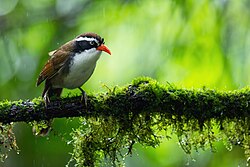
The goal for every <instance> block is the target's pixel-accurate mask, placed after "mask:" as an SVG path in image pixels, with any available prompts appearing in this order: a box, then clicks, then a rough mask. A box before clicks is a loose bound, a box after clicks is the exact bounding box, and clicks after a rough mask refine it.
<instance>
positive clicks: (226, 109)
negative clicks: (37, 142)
mask: <svg viewBox="0 0 250 167" xmlns="http://www.w3.org/2000/svg"><path fill="white" fill-rule="evenodd" d="M249 104H250V90H249V89H248V88H245V89H241V90H235V91H217V90H211V89H189V90H188V89H180V88H176V87H174V86H172V85H169V84H168V85H162V84H159V83H158V82H156V81H155V80H152V79H150V78H140V79H137V80H134V81H133V82H132V83H131V84H129V85H127V86H125V87H122V88H118V87H115V88H112V89H111V90H109V91H108V92H106V93H100V94H99V95H96V96H93V95H89V96H88V106H87V108H86V107H84V105H83V104H82V103H81V101H80V96H76V97H66V98H63V99H59V100H54V101H52V102H51V103H50V104H49V105H48V106H47V108H46V107H45V105H44V103H43V101H42V100H41V99H40V100H39V99H34V100H32V101H30V100H25V101H14V102H8V101H4V102H1V103H0V122H2V123H4V124H6V123H10V122H30V121H34V120H36V121H39V120H48V119H52V118H62V117H89V116H94V117H98V116H100V115H106V116H109V115H112V116H116V115H117V116H119V115H122V114H129V113H133V114H140V113H142V112H150V113H152V112H155V113H159V114H160V113H163V112H164V113H168V114H169V117H172V116H176V117H183V116H184V117H186V119H197V120H198V121H199V123H200V124H203V123H204V121H206V120H211V119H216V120H222V119H223V120H224V119H242V120H245V119H248V120H250V119H249V117H250V106H249Z"/></svg>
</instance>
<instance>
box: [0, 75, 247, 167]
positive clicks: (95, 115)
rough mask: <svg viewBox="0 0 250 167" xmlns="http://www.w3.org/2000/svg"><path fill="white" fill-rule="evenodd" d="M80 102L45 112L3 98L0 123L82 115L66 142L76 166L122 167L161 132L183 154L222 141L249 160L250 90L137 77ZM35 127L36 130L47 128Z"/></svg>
mask: <svg viewBox="0 0 250 167" xmlns="http://www.w3.org/2000/svg"><path fill="white" fill-rule="evenodd" d="M79 100H80V97H65V98H62V99H61V100H57V101H55V102H54V103H51V105H50V106H49V108H47V109H46V110H45V106H44V103H43V102H42V99H41V98H38V99H34V100H32V101H29V100H27V101H17V102H9V101H3V102H1V103H0V119H1V120H2V122H3V123H8V122H12V121H20V120H21V121H27V122H30V121H34V120H37V121H40V120H50V119H52V118H55V117H65V115H63V114H64V112H65V114H66V116H69V117H72V116H82V118H80V124H81V126H80V127H79V128H77V129H75V130H74V131H73V132H72V141H71V142H70V143H71V144H72V145H73V146H74V149H73V152H72V159H71V161H70V162H69V163H72V162H74V163H76V166H123V165H124V159H125V157H126V156H127V155H129V154H132V152H133V146H134V144H135V143H139V144H142V145H144V146H151V147H157V146H158V145H159V144H160V143H161V142H162V141H163V140H165V139H170V137H169V136H167V135H165V134H169V133H170V134H172V135H176V136H177V137H178V139H179V144H180V146H181V147H182V148H183V150H184V151H185V152H186V153H187V154H190V153H191V151H192V150H196V151H199V150H200V149H201V150H205V149H211V150H212V151H215V150H216V148H215V146H214V144H215V142H217V141H223V142H224V143H225V146H226V147H227V148H228V149H229V150H230V149H231V148H232V146H234V145H239V146H240V147H242V149H244V150H245V155H246V159H247V160H248V161H250V137H249V136H250V133H249V132H250V107H249V104H250V88H244V89H241V90H235V91H218V90H211V89H208V88H205V87H204V88H202V89H183V88H182V89H181V88H177V87H176V86H174V85H172V84H169V83H167V84H166V85H163V84H160V83H158V82H157V81H155V80H153V79H151V78H147V77H141V78H138V79H135V80H133V81H132V83H131V84H129V85H126V86H124V87H114V88H109V91H108V92H106V93H100V94H99V95H97V96H94V95H88V108H87V110H86V109H83V107H79V106H81V103H80V102H79ZM72 108H73V109H72ZM58 110H60V111H58ZM75 113H76V114H75ZM57 114H58V115H57ZM13 115H14V116H13ZM37 125H38V126H37V128H36V130H37V131H39V130H41V129H43V128H46V127H47V124H37ZM6 128H7V129H6V130H5V132H3V133H2V134H1V133H0V135H2V139H3V141H5V140H6V139H7V140H6V141H9V142H7V143H12V147H13V148H15V146H16V145H15V144H14V143H15V142H14V141H15V140H11V139H8V136H6V135H7V132H8V127H6ZM9 132H11V131H9ZM11 134H12V133H11ZM10 136H11V135H10ZM12 139H13V137H12ZM11 141H12V142H11ZM10 145H11V144H10ZM12 147H9V148H12ZM2 155H5V154H2Z"/></svg>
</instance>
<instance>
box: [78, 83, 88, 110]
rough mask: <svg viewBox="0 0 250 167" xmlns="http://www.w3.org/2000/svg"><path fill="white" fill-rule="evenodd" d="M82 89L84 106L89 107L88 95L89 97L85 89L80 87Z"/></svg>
mask: <svg viewBox="0 0 250 167" xmlns="http://www.w3.org/2000/svg"><path fill="white" fill-rule="evenodd" d="M79 89H80V91H81V92H82V96H81V102H82V103H83V104H84V106H85V107H86V108H87V103H88V97H87V94H86V93H85V91H84V90H83V89H82V88H80V87H79Z"/></svg>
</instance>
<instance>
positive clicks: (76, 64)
mask: <svg viewBox="0 0 250 167" xmlns="http://www.w3.org/2000/svg"><path fill="white" fill-rule="evenodd" d="M103 51H104V52H106V53H108V54H109V55H111V51H110V50H109V48H108V47H107V46H106V45H105V42H104V38H102V37H101V36H99V35H98V34H96V33H93V32H87V33H83V34H80V35H78V36H77V37H75V38H74V39H73V40H70V41H69V42H67V43H65V44H63V45H62V46H60V47H59V48H58V49H56V50H53V51H51V52H49V59H48V61H47V63H46V64H45V65H44V67H43V69H42V70H41V72H40V74H39V76H38V78H37V82H36V86H39V85H40V84H41V83H42V82H45V85H44V89H43V92H42V98H43V99H44V102H45V106H46V108H47V106H48V104H49V103H50V102H51V99H53V98H56V99H58V98H60V96H61V93H62V90H63V89H64V88H67V89H76V88H78V89H79V90H80V91H81V93H82V96H81V97H82V98H81V101H83V102H84V105H85V107H87V96H86V93H85V91H84V90H83V89H82V88H81V86H82V85H83V84H84V83H86V82H87V81H88V79H89V78H90V77H91V76H92V74H93V72H94V70H95V67H96V63H97V60H98V59H99V58H100V55H101V53H102V52H103ZM44 123H45V124H47V126H41V127H40V128H37V127H39V125H34V126H33V133H34V134H35V135H39V136H46V135H47V134H48V133H49V131H50V130H51V124H52V119H50V120H47V121H43V124H44ZM37 129H38V130H37Z"/></svg>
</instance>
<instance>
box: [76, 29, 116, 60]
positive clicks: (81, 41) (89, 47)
mask: <svg viewBox="0 0 250 167" xmlns="http://www.w3.org/2000/svg"><path fill="white" fill-rule="evenodd" d="M73 42H74V43H75V49H74V51H75V52H77V53H80V52H97V51H104V52H106V53H108V54H110V55H111V51H110V50H109V49H108V47H107V46H105V45H104V39H103V38H101V37H100V36H99V35H97V34H95V33H84V34H81V35H79V36H77V37H76V38H75V39H74V40H73Z"/></svg>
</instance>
